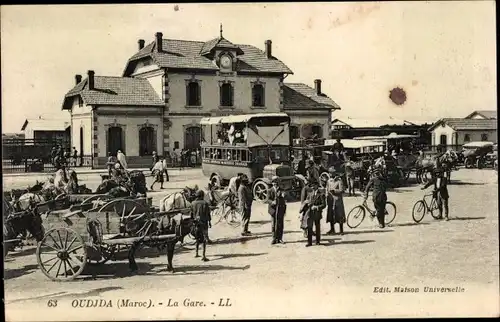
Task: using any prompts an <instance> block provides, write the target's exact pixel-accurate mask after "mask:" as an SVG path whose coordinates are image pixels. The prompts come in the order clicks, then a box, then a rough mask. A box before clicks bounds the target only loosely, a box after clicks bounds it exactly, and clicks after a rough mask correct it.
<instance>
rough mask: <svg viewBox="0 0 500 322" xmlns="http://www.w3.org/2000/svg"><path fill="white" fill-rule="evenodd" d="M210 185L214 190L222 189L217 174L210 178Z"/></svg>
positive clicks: (220, 180)
mask: <svg viewBox="0 0 500 322" xmlns="http://www.w3.org/2000/svg"><path fill="white" fill-rule="evenodd" d="M210 184H211V185H212V187H214V188H216V189H219V188H222V179H221V177H220V176H219V175H218V174H212V176H211V177H210Z"/></svg>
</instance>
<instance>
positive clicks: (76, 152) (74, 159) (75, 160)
mask: <svg viewBox="0 0 500 322" xmlns="http://www.w3.org/2000/svg"><path fill="white" fill-rule="evenodd" d="M77 159H78V151H77V150H76V148H75V147H73V162H74V165H73V166H75V167H76V163H77Z"/></svg>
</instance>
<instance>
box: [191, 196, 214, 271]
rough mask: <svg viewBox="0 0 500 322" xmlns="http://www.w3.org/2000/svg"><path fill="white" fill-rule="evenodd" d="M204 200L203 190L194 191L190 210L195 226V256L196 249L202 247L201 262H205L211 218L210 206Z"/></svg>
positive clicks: (206, 259)
mask: <svg viewBox="0 0 500 322" xmlns="http://www.w3.org/2000/svg"><path fill="white" fill-rule="evenodd" d="M204 199H205V192H203V190H201V189H200V190H198V191H196V200H195V201H193V203H191V209H192V213H193V217H194V220H195V221H196V222H195V225H196V236H195V237H196V255H195V257H200V255H198V248H199V246H200V244H202V245H203V257H202V258H201V260H202V261H204V262H207V261H208V258H207V256H206V252H207V242H208V228H212V217H211V216H210V205H209V204H208V202H207V201H206V200H204Z"/></svg>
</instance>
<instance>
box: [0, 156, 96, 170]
mask: <svg viewBox="0 0 500 322" xmlns="http://www.w3.org/2000/svg"><path fill="white" fill-rule="evenodd" d="M68 165H69V167H70V168H89V169H90V168H92V156H90V155H83V156H78V157H77V158H76V159H74V158H70V159H69V160H68ZM2 170H3V173H26V172H41V173H53V172H54V171H55V170H56V169H55V167H54V165H53V164H52V162H51V161H50V160H46V159H45V158H43V159H40V158H25V159H15V158H14V159H12V158H11V159H3V160H2Z"/></svg>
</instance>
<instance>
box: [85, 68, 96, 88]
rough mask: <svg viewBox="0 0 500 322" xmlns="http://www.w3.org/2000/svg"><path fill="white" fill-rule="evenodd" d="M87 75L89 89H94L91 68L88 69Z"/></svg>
mask: <svg viewBox="0 0 500 322" xmlns="http://www.w3.org/2000/svg"><path fill="white" fill-rule="evenodd" d="M87 74H88V75H89V91H91V90H93V89H94V74H95V73H94V71H93V70H89V71H88V73H87Z"/></svg>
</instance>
